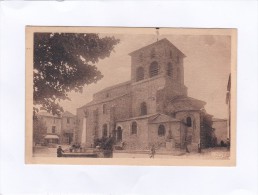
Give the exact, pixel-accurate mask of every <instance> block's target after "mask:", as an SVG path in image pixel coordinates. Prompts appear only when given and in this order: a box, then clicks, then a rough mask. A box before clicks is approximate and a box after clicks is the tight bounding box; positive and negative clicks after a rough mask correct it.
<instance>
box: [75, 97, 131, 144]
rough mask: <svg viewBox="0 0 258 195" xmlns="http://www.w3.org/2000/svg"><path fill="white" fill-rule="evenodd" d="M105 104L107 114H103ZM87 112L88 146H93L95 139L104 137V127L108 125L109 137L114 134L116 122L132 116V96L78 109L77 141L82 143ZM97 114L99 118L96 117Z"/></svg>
mask: <svg viewBox="0 0 258 195" xmlns="http://www.w3.org/2000/svg"><path fill="white" fill-rule="evenodd" d="M103 104H105V110H106V111H105V112H103ZM84 111H86V113H87V114H86V115H87V117H86V142H87V146H90V145H92V144H93V140H94V138H101V137H102V130H103V125H104V124H107V131H108V135H109V134H111V133H112V131H113V130H114V127H115V121H116V120H121V119H125V118H129V117H130V116H131V95H130V94H126V95H124V96H122V97H119V98H116V99H113V100H112V101H107V102H103V103H100V104H95V105H90V106H85V107H82V108H79V109H77V117H78V135H77V141H78V142H80V140H81V136H82V128H83V119H84V118H85V112H84ZM96 114H97V117H96Z"/></svg>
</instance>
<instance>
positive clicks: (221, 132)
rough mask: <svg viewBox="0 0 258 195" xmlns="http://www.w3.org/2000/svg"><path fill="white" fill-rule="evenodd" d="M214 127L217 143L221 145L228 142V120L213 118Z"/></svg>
mask: <svg viewBox="0 0 258 195" xmlns="http://www.w3.org/2000/svg"><path fill="white" fill-rule="evenodd" d="M212 127H213V128H214V134H215V137H216V140H217V145H221V143H225V144H226V143H227V138H228V120H227V119H218V118H213V119H212ZM222 145H223V144H222Z"/></svg>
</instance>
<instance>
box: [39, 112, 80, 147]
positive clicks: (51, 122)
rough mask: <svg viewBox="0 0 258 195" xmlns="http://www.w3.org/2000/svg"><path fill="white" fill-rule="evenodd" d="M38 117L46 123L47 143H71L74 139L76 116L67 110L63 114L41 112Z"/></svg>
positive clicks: (45, 137)
mask: <svg viewBox="0 0 258 195" xmlns="http://www.w3.org/2000/svg"><path fill="white" fill-rule="evenodd" d="M37 117H38V119H40V120H42V122H43V123H44V128H46V130H45V132H46V135H45V136H44V142H45V143H47V144H48V143H54V144H70V143H71V142H72V141H73V137H74V131H75V127H76V116H75V115H73V114H72V113H70V112H68V111H65V112H64V113H62V115H60V116H57V115H52V114H50V113H48V112H39V113H38V114H37Z"/></svg>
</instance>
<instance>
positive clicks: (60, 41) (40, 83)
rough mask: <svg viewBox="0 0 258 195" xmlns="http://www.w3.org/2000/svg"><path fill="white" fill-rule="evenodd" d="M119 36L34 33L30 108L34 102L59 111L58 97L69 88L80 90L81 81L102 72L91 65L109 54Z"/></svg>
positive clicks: (98, 76) (92, 79)
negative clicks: (32, 100)
mask: <svg viewBox="0 0 258 195" xmlns="http://www.w3.org/2000/svg"><path fill="white" fill-rule="evenodd" d="M118 43H119V40H118V39H116V38H114V37H103V38H101V37H100V36H99V35H98V34H92V33H34V62H33V63H34V69H33V70H34V71H33V73H34V75H33V82H34V85H33V99H34V112H37V111H38V105H40V106H41V107H42V108H43V109H44V110H46V111H48V112H52V114H60V113H61V112H63V108H62V107H61V106H60V104H59V103H60V100H70V99H69V97H68V93H69V92H71V91H75V92H82V90H83V86H84V85H85V84H91V83H93V82H97V81H98V80H100V79H101V78H102V77H103V75H102V74H101V72H100V71H99V70H98V69H97V67H96V66H95V65H96V63H97V62H98V61H99V60H100V59H104V58H106V57H109V56H110V53H111V52H112V51H113V50H114V46H115V45H116V44H118Z"/></svg>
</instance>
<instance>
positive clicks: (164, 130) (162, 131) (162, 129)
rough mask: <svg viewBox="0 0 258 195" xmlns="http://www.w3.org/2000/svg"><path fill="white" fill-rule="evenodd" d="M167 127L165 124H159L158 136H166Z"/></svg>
mask: <svg viewBox="0 0 258 195" xmlns="http://www.w3.org/2000/svg"><path fill="white" fill-rule="evenodd" d="M165 133H166V129H165V126H164V125H159V129H158V136H165Z"/></svg>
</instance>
